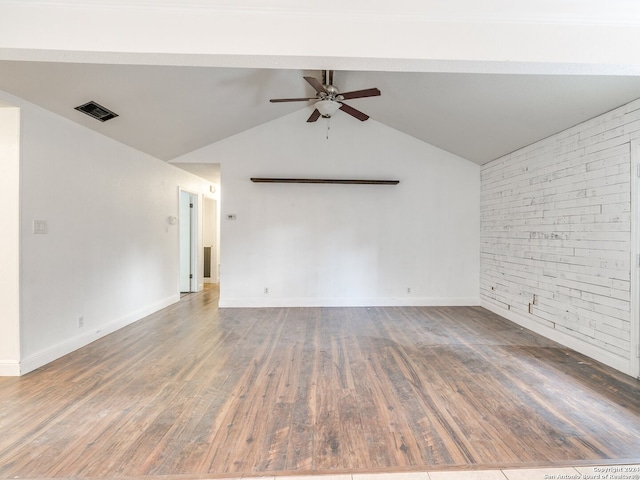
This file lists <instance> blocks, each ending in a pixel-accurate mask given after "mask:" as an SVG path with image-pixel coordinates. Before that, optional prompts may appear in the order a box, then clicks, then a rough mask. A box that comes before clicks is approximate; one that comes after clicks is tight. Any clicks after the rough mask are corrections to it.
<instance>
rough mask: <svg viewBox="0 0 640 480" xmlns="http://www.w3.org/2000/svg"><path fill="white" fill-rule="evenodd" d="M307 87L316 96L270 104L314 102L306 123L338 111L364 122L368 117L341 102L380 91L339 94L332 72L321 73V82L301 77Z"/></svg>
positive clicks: (280, 99) (373, 89)
mask: <svg viewBox="0 0 640 480" xmlns="http://www.w3.org/2000/svg"><path fill="white" fill-rule="evenodd" d="M303 78H304V79H305V80H306V81H307V82H308V83H309V85H311V86H312V87H313V89H314V90H315V91H316V96H315V97H312V98H272V99H271V100H269V101H270V102H271V103H279V102H309V101H312V100H316V103H315V107H316V108H315V110H314V111H313V113H312V114H311V116H310V117H309V118H308V119H307V122H315V121H316V120H318V118H320V117H323V118H331V116H332V115H333V114H334V113H336V112H337V111H338V110H342V111H343V112H345V113H348V114H349V115H351V116H352V117H355V118H357V119H358V120H360V121H362V122H364V121H365V120H367V119H368V118H369V115H367V114H365V113H362V112H361V111H360V110H356V109H355V108H353V107H351V106H349V105H347V104H346V103H344V102H343V100H351V99H353V98H363V97H377V96H378V95H380V90H378V89H377V88H367V89H365V90H356V91H353V92H345V93H340V91H339V90H338V89H337V88H336V87H335V86H334V85H333V70H323V71H322V82H321V81H320V80H318V79H317V78H313V77H303Z"/></svg>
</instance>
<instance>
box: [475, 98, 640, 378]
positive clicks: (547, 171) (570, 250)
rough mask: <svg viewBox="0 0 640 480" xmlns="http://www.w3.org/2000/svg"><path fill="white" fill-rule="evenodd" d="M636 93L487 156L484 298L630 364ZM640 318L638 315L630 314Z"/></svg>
mask: <svg viewBox="0 0 640 480" xmlns="http://www.w3.org/2000/svg"><path fill="white" fill-rule="evenodd" d="M638 138H640V100H637V101H634V102H632V103H630V104H628V105H625V106H623V107H620V108H617V109H615V110H612V111H610V112H608V113H606V114H603V115H601V116H599V117H596V118H593V119H591V120H589V121H587V122H584V123H582V124H580V125H577V126H575V127H573V128H570V129H568V130H566V131H564V132H561V133H559V134H557V135H554V136H552V137H549V138H547V139H544V140H542V141H539V142H537V143H535V144H532V145H530V146H528V147H526V148H523V149H521V150H518V151H516V152H513V153H511V154H509V155H506V156H504V157H502V158H499V159H497V160H494V161H493V162H490V163H488V164H486V165H485V166H484V167H483V168H482V173H481V175H482V177H481V178H482V180H481V247H480V272H481V273H480V289H481V290H480V296H481V301H482V305H483V306H485V307H486V308H489V309H490V310H493V311H495V312H496V313H499V314H501V315H504V316H505V317H507V318H510V319H512V320H514V321H516V322H518V323H520V324H521V325H523V326H527V327H528V328H532V329H533V330H536V331H538V332H539V333H543V334H545V335H547V336H549V337H552V338H553V339H555V340H557V341H559V342H560V343H564V344H565V345H567V346H570V347H571V348H575V349H577V350H579V351H583V353H587V354H588V355H591V356H593V357H594V358H597V359H598V360H601V361H604V362H605V363H608V364H609V365H612V366H614V367H617V368H619V369H622V370H627V367H626V366H627V365H628V364H629V362H630V360H631V357H632V356H635V349H636V343H637V341H636V340H633V339H632V338H631V332H632V331H633V328H632V326H631V269H632V268H634V266H635V262H634V261H632V259H631V255H632V252H631V241H632V240H631V239H632V232H631V226H632V218H631V216H632V213H631V210H632V208H631V198H632V195H631V186H632V178H631V174H632V173H633V174H634V175H635V168H633V169H632V167H631V147H630V142H631V141H632V140H634V139H638ZM635 321H637V320H635Z"/></svg>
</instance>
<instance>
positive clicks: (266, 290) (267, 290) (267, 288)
mask: <svg viewBox="0 0 640 480" xmlns="http://www.w3.org/2000/svg"><path fill="white" fill-rule="evenodd" d="M264 294H265V295H268V294H269V287H264Z"/></svg>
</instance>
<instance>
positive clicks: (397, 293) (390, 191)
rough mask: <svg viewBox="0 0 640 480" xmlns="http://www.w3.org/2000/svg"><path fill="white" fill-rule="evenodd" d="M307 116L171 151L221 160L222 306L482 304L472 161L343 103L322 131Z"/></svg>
mask: <svg viewBox="0 0 640 480" xmlns="http://www.w3.org/2000/svg"><path fill="white" fill-rule="evenodd" d="M309 114H310V110H307V109H302V110H300V111H298V112H295V113H294V114H292V115H288V116H286V117H283V118H280V119H278V120H275V121H273V122H270V123H267V124H265V125H262V126H259V127H257V128H254V129H252V130H249V131H247V132H244V133H242V134H240V135H236V136H234V137H231V138H228V139H226V140H223V141H221V142H218V143H216V144H213V145H210V146H208V147H205V148H203V149H201V150H198V151H196V152H193V153H191V154H189V155H185V156H184V157H182V158H180V159H177V160H176V162H194V163H204V162H215V163H221V164H222V165H221V182H222V187H223V189H224V190H223V194H222V196H221V201H222V206H221V267H220V282H221V283H220V288H221V297H220V305H221V306H226V307H231V306H263V305H267V306H269V305H271V306H275V305H282V306H293V305H297V306H306V305H436V304H438V305H475V304H478V302H479V298H478V282H479V280H478V278H479V260H478V256H479V250H478V242H479V211H478V204H479V167H478V166H477V165H475V164H472V163H471V162H468V161H466V160H464V159H462V158H459V157H456V156H455V155H452V154H449V153H447V152H444V151H442V150H439V149H437V148H435V147H433V146H430V145H427V144H425V143H423V142H421V141H418V140H416V139H414V138H412V137H409V136H407V135H405V134H402V133H400V132H398V131H396V130H393V129H391V128H389V127H386V126H384V125H382V124H380V123H377V122H375V121H373V120H369V121H367V122H359V121H357V120H355V119H353V118H352V117H350V116H348V115H346V114H343V113H342V112H338V114H337V115H336V116H335V117H334V118H333V119H331V130H330V132H329V139H326V134H327V130H326V121H325V120H324V119H320V120H319V121H318V122H316V123H315V124H309V123H306V119H307V117H308V116H309ZM250 177H299V178H300V177H302V178H309V177H311V178H356V179H395V180H400V184H399V185H397V186H370V185H368V186H366V185H310V184H302V185H301V184H254V183H252V182H251V181H250V180H249V179H250ZM229 214H234V215H236V216H237V219H236V220H228V219H227V215H229ZM265 288H268V289H269V293H268V294H265V293H264V289H265ZM408 288H410V289H411V293H408V292H407V289H408Z"/></svg>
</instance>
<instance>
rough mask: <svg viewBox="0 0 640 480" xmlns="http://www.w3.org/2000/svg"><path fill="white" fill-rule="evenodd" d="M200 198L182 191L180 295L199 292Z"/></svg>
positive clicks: (180, 213) (180, 210)
mask: <svg viewBox="0 0 640 480" xmlns="http://www.w3.org/2000/svg"><path fill="white" fill-rule="evenodd" d="M197 209H198V197H197V195H195V194H194V193H191V192H188V191H186V190H182V189H181V190H180V209H179V215H180V216H179V226H180V242H179V243H180V293H192V292H195V291H197V278H196V277H197V271H198V269H197V265H198V264H197V257H198V255H197V238H198V236H197V230H198V222H197V218H198V217H197Z"/></svg>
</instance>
